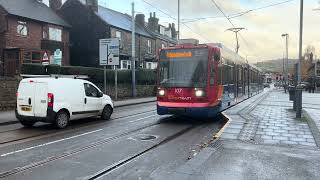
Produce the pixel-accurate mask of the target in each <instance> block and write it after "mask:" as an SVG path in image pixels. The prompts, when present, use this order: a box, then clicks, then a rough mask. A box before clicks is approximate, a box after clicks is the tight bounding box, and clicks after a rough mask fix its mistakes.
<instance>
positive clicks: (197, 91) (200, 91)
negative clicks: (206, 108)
mask: <svg viewBox="0 0 320 180" xmlns="http://www.w3.org/2000/svg"><path fill="white" fill-rule="evenodd" d="M195 95H196V96H197V97H203V96H205V92H204V91H203V90H202V89H196V90H195Z"/></svg>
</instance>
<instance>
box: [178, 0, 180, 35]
mask: <svg viewBox="0 0 320 180" xmlns="http://www.w3.org/2000/svg"><path fill="white" fill-rule="evenodd" d="M179 40H180V0H178V41H179Z"/></svg>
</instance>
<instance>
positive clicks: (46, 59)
mask: <svg viewBox="0 0 320 180" xmlns="http://www.w3.org/2000/svg"><path fill="white" fill-rule="evenodd" d="M49 64H50V62H49V57H48V53H47V52H44V54H43V57H42V65H49Z"/></svg>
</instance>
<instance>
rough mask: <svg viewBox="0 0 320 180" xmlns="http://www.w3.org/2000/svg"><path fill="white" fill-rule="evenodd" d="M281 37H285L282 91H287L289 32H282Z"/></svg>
mask: <svg viewBox="0 0 320 180" xmlns="http://www.w3.org/2000/svg"><path fill="white" fill-rule="evenodd" d="M281 36H282V37H285V38H286V63H285V71H284V72H285V77H284V78H285V87H284V91H285V93H287V87H288V85H289V81H288V66H289V57H288V56H289V55H288V38H289V34H288V33H286V34H282V35H281Z"/></svg>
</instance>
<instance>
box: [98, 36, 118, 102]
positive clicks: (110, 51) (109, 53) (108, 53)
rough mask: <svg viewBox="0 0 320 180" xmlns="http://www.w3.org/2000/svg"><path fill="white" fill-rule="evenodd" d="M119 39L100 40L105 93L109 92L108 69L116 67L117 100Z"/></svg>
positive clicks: (116, 89) (116, 91)
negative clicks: (108, 67)
mask: <svg viewBox="0 0 320 180" xmlns="http://www.w3.org/2000/svg"><path fill="white" fill-rule="evenodd" d="M119 44H120V43H119V39H118V38H110V39H100V47H99V55H100V58H99V60H100V65H101V66H104V92H105V93H106V92H107V81H106V74H107V72H106V69H107V68H106V67H107V66H108V65H109V66H114V68H115V76H114V77H115V80H114V82H115V99H116V100H117V98H118V83H117V82H118V73H117V66H118V65H119V56H120V51H119Z"/></svg>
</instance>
